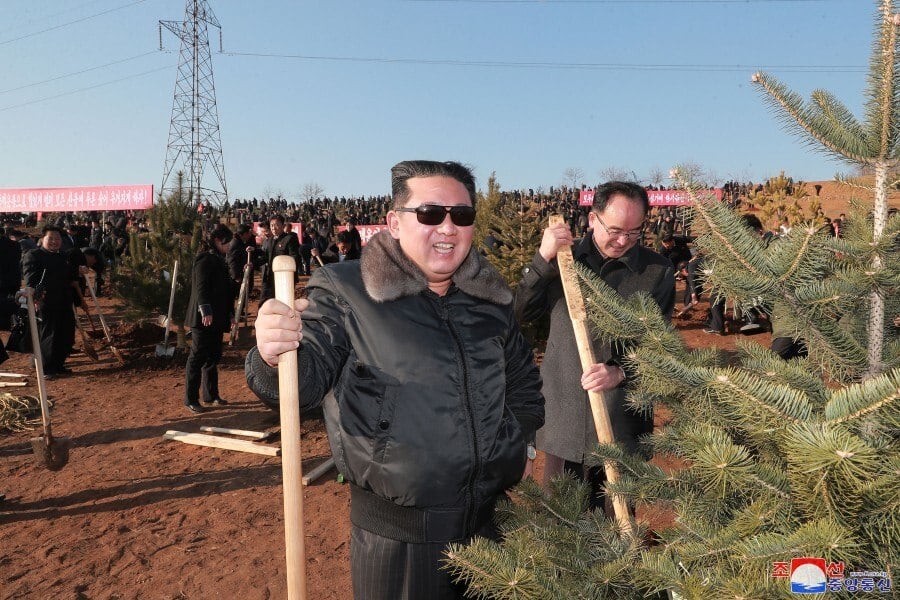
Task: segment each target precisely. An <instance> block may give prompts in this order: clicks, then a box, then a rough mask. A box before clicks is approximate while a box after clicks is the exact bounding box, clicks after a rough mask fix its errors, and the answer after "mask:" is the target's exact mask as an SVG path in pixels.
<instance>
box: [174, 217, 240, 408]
mask: <svg viewBox="0 0 900 600" xmlns="http://www.w3.org/2000/svg"><path fill="white" fill-rule="evenodd" d="M231 238H232V234H231V230H230V229H228V227H226V226H225V225H221V224H220V225H216V227H215V229H213V231H212V233H210V234H209V237H208V238H207V239H205V240H204V241H203V242H202V243H201V245H200V249H199V251H198V252H197V257H196V258H195V259H194V266H193V268H192V270H191V298H190V300H189V301H188V307H187V315H186V316H185V321H184V322H185V325H187V326H188V327H190V328H191V353H190V355H188V359H187V365H186V366H185V371H186V372H185V385H184V405H185V406H187V407H188V409H189V410H191V411H192V412H195V413H200V412H203V407H202V406H201V405H200V401H199V400H200V394H201V388H202V393H203V401H204V402H205V403H207V404H212V405H215V406H220V405H224V404H227V403H226V402H225V400H223V399H222V398H221V397H219V372H218V369H217V367H216V366H217V365H218V364H219V360H220V359H221V358H222V335H223V334H224V333H225V332H226V331H228V329H229V328H230V326H231V312H232V310H233V307H234V286H233V285H232V282H231V277H229V275H228V267H227V265H226V264H225V253H226V251H227V250H228V244H229V242H231ZM201 384H202V385H201Z"/></svg>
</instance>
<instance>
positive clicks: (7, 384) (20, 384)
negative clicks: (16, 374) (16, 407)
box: [0, 381, 28, 388]
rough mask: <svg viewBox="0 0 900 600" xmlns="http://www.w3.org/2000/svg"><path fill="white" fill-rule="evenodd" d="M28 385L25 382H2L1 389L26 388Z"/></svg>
mask: <svg viewBox="0 0 900 600" xmlns="http://www.w3.org/2000/svg"><path fill="white" fill-rule="evenodd" d="M26 385H28V384H27V383H26V382H24V381H0V388H5V387H24V386H26Z"/></svg>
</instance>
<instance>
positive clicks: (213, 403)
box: [207, 398, 228, 406]
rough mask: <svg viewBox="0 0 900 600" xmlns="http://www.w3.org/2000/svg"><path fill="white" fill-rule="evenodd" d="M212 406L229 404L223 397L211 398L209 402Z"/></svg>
mask: <svg viewBox="0 0 900 600" xmlns="http://www.w3.org/2000/svg"><path fill="white" fill-rule="evenodd" d="M207 404H209V405H210V406H227V405H228V403H227V402H226V401H224V400H222V399H221V398H216V399H215V400H210V401H209V402H207Z"/></svg>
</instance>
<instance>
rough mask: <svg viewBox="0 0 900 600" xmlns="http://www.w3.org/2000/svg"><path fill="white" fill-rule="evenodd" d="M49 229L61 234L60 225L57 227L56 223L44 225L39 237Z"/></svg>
mask: <svg viewBox="0 0 900 600" xmlns="http://www.w3.org/2000/svg"><path fill="white" fill-rule="evenodd" d="M50 231H55V232H56V233H58V234H59V235H60V236H62V234H63V230H62V227H57V226H56V225H44V227H43V228H41V237H44V236H45V235H47V233H48V232H50Z"/></svg>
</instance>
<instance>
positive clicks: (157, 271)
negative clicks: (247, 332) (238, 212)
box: [116, 174, 201, 347]
mask: <svg viewBox="0 0 900 600" xmlns="http://www.w3.org/2000/svg"><path fill="white" fill-rule="evenodd" d="M145 215H146V217H147V223H148V226H149V227H148V228H149V230H150V231H149V232H148V233H140V234H138V233H135V234H132V235H131V238H130V240H129V246H128V249H129V256H127V257H125V260H124V261H123V267H124V268H123V269H122V270H121V272H120V274H119V275H118V276H117V279H116V287H117V291H118V294H119V295H120V296H121V297H122V298H123V299H124V300H125V303H126V305H127V307H128V310H129V312H130V313H131V314H133V315H134V316H137V317H139V318H140V317H143V318H146V317H156V316H157V315H160V314H162V315H165V314H166V312H167V311H168V307H169V294H170V292H171V285H172V282H171V279H168V278H167V277H166V276H165V275H164V271H165V272H166V273H168V274H169V276H171V273H172V268H173V266H174V264H175V261H176V260H177V261H178V281H177V283H176V289H175V302H174V305H173V310H172V323H173V324H175V325H176V326H177V327H178V331H179V335H178V344H179V347H181V346H182V345H183V343H184V341H183V340H184V335H183V327H184V313H185V311H186V310H187V303H188V299H189V298H188V296H189V294H190V291H191V265H192V264H193V261H194V255H195V254H196V251H197V246H198V245H199V243H200V236H201V224H200V218H199V216H198V214H197V210H196V207H195V206H194V203H193V198H192V197H191V194H190V193H189V192H188V193H185V191H184V188H183V187H182V185H181V174H179V176H178V185H177V187H176V188H175V190H174V191H173V192H172V193H171V194H170V195H169V196H168V197H167V198H163V197H162V196H160V198H159V199H158V201H157V203H156V204H155V205H154V206H153V207H152V208H150V209H148V210H147V211H146V212H145Z"/></svg>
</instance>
